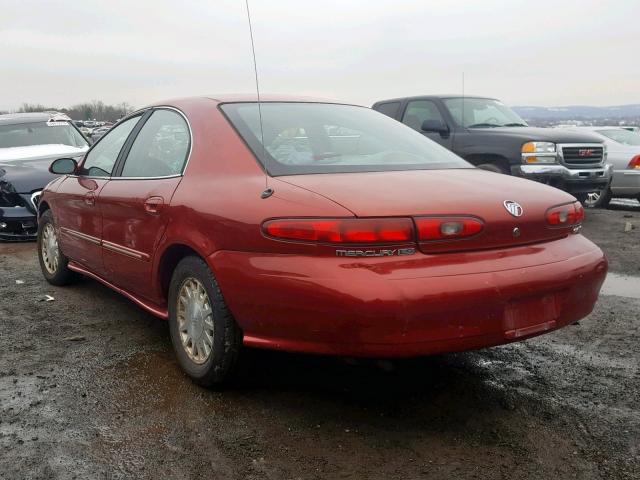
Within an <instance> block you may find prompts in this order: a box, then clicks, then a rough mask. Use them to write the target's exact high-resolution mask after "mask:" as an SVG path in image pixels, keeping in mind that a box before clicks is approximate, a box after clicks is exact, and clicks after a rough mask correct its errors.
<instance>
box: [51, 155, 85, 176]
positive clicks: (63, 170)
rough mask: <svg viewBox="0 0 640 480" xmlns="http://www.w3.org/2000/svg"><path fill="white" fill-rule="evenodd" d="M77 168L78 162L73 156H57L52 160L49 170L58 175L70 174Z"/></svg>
mask: <svg viewBox="0 0 640 480" xmlns="http://www.w3.org/2000/svg"><path fill="white" fill-rule="evenodd" d="M77 168H78V163H77V162H76V161H75V160H74V159H73V158H58V159H57V160H54V161H53V163H52V164H51V166H50V167H49V171H50V172H51V173H55V174H58V175H71V174H72V173H75V171H76V169H77Z"/></svg>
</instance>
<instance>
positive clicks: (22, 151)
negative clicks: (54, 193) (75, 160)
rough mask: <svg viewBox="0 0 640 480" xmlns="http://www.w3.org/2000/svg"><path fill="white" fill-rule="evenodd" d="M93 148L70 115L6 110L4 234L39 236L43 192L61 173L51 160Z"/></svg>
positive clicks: (0, 178)
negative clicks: (52, 168) (38, 215)
mask: <svg viewBox="0 0 640 480" xmlns="http://www.w3.org/2000/svg"><path fill="white" fill-rule="evenodd" d="M88 148H89V144H88V143H87V141H86V140H85V139H84V137H83V136H82V135H81V134H80V132H79V131H78V130H77V128H76V127H75V125H74V124H73V123H72V121H71V119H70V118H69V117H67V116H66V115H62V114H59V113H17V114H7V115H0V240H35V238H36V233H37V227H36V207H37V203H38V198H39V197H40V192H41V191H42V189H43V188H44V186H45V185H46V184H47V183H49V181H51V180H52V179H53V178H55V175H53V174H51V173H50V172H49V165H51V162H52V161H53V160H55V159H56V158H59V157H61V156H77V155H83V154H84V153H85V152H86V151H87V149H88Z"/></svg>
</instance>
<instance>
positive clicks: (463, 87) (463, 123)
mask: <svg viewBox="0 0 640 480" xmlns="http://www.w3.org/2000/svg"><path fill="white" fill-rule="evenodd" d="M461 127H462V128H465V126H464V72H462V125H461Z"/></svg>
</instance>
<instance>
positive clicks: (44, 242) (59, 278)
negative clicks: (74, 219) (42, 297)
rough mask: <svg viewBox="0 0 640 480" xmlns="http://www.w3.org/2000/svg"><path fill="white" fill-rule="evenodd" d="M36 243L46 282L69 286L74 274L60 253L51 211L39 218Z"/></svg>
mask: <svg viewBox="0 0 640 480" xmlns="http://www.w3.org/2000/svg"><path fill="white" fill-rule="evenodd" d="M37 242H38V243H37V245H38V259H39V260H40V269H41V270H42V274H43V275H44V278H45V279H46V280H47V282H49V283H50V284H52V285H58V286H61V285H67V284H69V283H70V282H71V280H72V279H73V276H74V274H73V272H72V271H71V270H69V268H68V267H67V264H68V263H69V259H68V258H67V257H65V256H64V255H63V253H62V252H61V251H60V246H59V243H58V231H57V229H56V226H55V223H54V220H53V214H52V213H51V210H47V211H45V212H44V213H43V214H42V215H41V216H40V221H39V223H38V240H37Z"/></svg>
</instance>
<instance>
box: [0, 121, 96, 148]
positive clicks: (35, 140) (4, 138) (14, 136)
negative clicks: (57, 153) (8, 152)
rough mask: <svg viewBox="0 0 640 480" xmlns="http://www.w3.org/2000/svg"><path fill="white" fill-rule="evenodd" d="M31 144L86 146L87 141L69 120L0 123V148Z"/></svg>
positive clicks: (28, 145)
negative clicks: (12, 123) (13, 123)
mask: <svg viewBox="0 0 640 480" xmlns="http://www.w3.org/2000/svg"><path fill="white" fill-rule="evenodd" d="M32 145H69V146H71V147H78V148H82V147H86V146H87V145H88V144H87V141H86V140H85V138H84V137H83V136H82V134H81V133H80V132H78V130H76V129H75V127H73V126H71V124H70V123H69V122H33V123H20V124H17V125H0V148H11V147H30V146H32Z"/></svg>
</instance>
